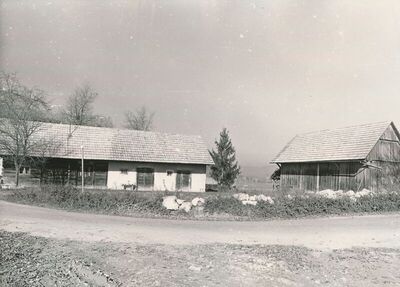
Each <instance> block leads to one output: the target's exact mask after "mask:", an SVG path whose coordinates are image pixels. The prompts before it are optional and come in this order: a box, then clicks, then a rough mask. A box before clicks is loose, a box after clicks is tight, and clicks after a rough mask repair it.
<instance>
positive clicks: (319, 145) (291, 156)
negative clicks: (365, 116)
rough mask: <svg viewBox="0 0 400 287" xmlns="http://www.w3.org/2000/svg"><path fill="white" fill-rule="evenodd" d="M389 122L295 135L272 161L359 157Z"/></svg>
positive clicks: (364, 153)
mask: <svg viewBox="0 0 400 287" xmlns="http://www.w3.org/2000/svg"><path fill="white" fill-rule="evenodd" d="M389 125H392V126H393V128H394V130H395V132H396V133H397V135H398V132H397V129H396V127H395V126H394V124H393V123H392V122H390V121H386V122H379V123H371V124H364V125H358V126H350V127H344V128H336V129H329V130H322V131H316V132H309V133H305V134H300V135H296V136H295V137H294V138H293V139H292V140H291V141H290V142H289V143H288V144H287V145H286V146H285V147H284V148H283V149H282V151H281V152H280V153H279V154H278V155H277V156H276V157H275V159H274V160H273V161H272V162H273V163H290V162H318V161H342V160H362V159H365V158H367V156H368V154H369V153H370V151H371V150H372V148H373V147H374V146H375V144H376V143H377V142H378V140H379V138H380V137H381V136H382V134H383V133H384V132H385V130H386V129H387V128H388V127H389Z"/></svg>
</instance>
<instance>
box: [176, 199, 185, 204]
mask: <svg viewBox="0 0 400 287" xmlns="http://www.w3.org/2000/svg"><path fill="white" fill-rule="evenodd" d="M184 202H185V201H184V200H183V199H178V198H177V199H176V203H178V204H179V205H181V204H182V203H184Z"/></svg>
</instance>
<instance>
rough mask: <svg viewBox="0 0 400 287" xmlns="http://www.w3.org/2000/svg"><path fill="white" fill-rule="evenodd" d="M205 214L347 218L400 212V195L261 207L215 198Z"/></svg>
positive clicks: (295, 200) (284, 200)
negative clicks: (367, 213)
mask: <svg viewBox="0 0 400 287" xmlns="http://www.w3.org/2000/svg"><path fill="white" fill-rule="evenodd" d="M204 210H205V211H206V212H208V213H210V214H218V213H225V214H231V215H234V216H246V217H251V218H274V217H281V218H294V217H303V216H307V215H324V214H346V213H364V212H389V211H400V194H399V193H382V194H375V195H368V196H364V197H361V198H358V199H357V200H353V199H351V198H349V197H346V196H343V197H340V198H335V199H332V198H325V197H322V196H315V195H314V196H307V197H306V196H295V197H292V198H289V197H277V198H275V199H274V203H273V204H270V203H268V202H258V203H257V205H255V206H253V205H243V204H242V202H241V201H240V200H237V199H235V198H233V197H215V198H212V199H209V200H207V201H206V204H205V207H204Z"/></svg>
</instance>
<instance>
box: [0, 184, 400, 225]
mask: <svg viewBox="0 0 400 287" xmlns="http://www.w3.org/2000/svg"><path fill="white" fill-rule="evenodd" d="M171 194H173V195H176V196H177V197H178V198H180V199H184V200H187V201H191V200H192V199H193V198H194V197H196V196H201V197H203V198H205V200H206V201H205V205H204V208H203V209H202V212H201V213H199V212H195V211H193V210H192V211H191V212H189V213H185V212H183V211H169V210H166V209H165V208H164V207H163V206H162V200H163V196H165V195H171ZM1 198H2V199H5V200H8V201H12V202H17V203H25V204H34V205H40V206H46V207H56V208H62V209H68V210H76V211H89V212H97V213H105V214H119V215H130V216H153V217H179V218H210V219H211V218H223V219H235V218H241V219H269V218H297V217H304V216H315V215H341V214H354V213H380V212H396V211H400V193H394V192H392V193H388V192H385V193H378V194H371V195H368V196H363V197H360V198H357V199H354V198H350V197H347V196H343V197H338V198H334V199H332V198H326V197H323V196H316V195H304V194H298V195H294V196H283V195H281V196H275V197H274V203H268V202H263V201H259V202H258V203H257V205H244V204H242V202H241V201H240V200H237V199H235V198H234V197H233V196H232V193H223V194H220V193H211V194H210V193H202V194H193V193H171V192H169V193H160V192H131V191H109V190H87V191H84V192H81V191H80V190H79V189H76V188H74V187H65V186H42V187H41V188H29V189H28V188H27V189H20V190H11V191H8V192H7V193H3V195H2V196H1Z"/></svg>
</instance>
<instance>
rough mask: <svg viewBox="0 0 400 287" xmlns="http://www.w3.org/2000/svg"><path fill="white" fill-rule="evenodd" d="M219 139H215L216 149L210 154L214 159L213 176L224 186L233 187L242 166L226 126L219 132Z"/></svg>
mask: <svg viewBox="0 0 400 287" xmlns="http://www.w3.org/2000/svg"><path fill="white" fill-rule="evenodd" d="M219 136H220V138H219V141H215V145H216V150H211V151H210V155H211V157H212V158H213V160H214V165H213V166H212V167H211V177H212V178H213V179H215V180H216V181H217V182H218V185H219V186H220V187H222V188H232V186H233V185H234V184H235V181H236V178H237V177H238V175H239V174H240V167H239V164H238V162H237V160H236V151H235V148H234V147H233V145H232V141H231V139H230V137H229V132H228V131H227V129H226V128H224V129H223V130H222V132H221V133H220V134H219Z"/></svg>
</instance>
